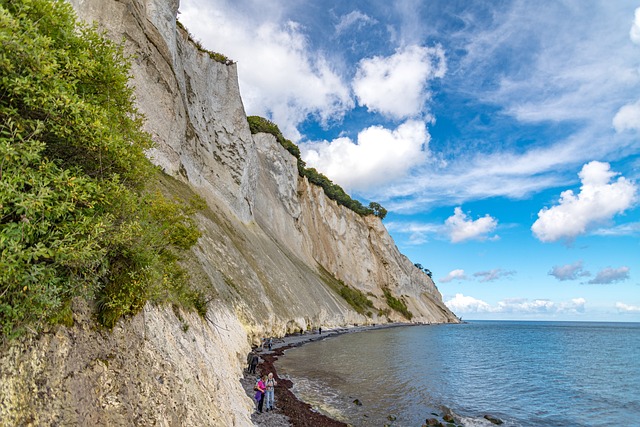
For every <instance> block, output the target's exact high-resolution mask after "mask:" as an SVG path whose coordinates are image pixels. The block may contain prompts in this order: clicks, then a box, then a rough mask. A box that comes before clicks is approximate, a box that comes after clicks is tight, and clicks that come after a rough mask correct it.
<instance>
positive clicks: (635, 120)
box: [613, 103, 640, 132]
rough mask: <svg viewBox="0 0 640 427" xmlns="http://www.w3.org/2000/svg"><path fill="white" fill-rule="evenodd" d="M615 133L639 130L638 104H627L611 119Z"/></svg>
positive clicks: (639, 104) (639, 108) (639, 115)
mask: <svg viewBox="0 0 640 427" xmlns="http://www.w3.org/2000/svg"><path fill="white" fill-rule="evenodd" d="M613 127H614V129H615V130H616V132H622V131H625V130H640V103H635V104H627V105H625V106H623V107H622V108H620V109H619V110H618V112H617V113H616V115H615V116H614V117H613Z"/></svg>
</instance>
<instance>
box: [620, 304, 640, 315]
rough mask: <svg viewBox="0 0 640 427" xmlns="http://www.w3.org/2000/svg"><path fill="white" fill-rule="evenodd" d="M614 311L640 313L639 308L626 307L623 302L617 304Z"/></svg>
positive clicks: (633, 306) (634, 306)
mask: <svg viewBox="0 0 640 427" xmlns="http://www.w3.org/2000/svg"><path fill="white" fill-rule="evenodd" d="M616 309H618V311H619V312H623V313H640V307H638V306H636V305H628V304H625V303H623V302H617V303H616Z"/></svg>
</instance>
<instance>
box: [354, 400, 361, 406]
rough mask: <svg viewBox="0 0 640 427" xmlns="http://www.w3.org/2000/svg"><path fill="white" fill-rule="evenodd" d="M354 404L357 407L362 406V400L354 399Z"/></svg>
mask: <svg viewBox="0 0 640 427" xmlns="http://www.w3.org/2000/svg"><path fill="white" fill-rule="evenodd" d="M353 403H354V404H355V405H357V406H362V402H360V399H354V401H353Z"/></svg>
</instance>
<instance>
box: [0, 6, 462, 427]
mask: <svg viewBox="0 0 640 427" xmlns="http://www.w3.org/2000/svg"><path fill="white" fill-rule="evenodd" d="M70 2H71V3H72V5H73V6H74V7H75V9H76V10H77V12H78V15H79V17H80V18H82V19H84V20H86V21H89V22H91V21H96V22H98V24H99V26H100V27H101V28H104V29H105V30H106V31H107V33H108V34H109V35H110V36H111V37H112V38H114V39H115V40H121V39H122V38H123V37H124V39H125V45H126V50H127V51H128V52H129V53H130V54H132V55H135V56H134V59H133V67H132V74H133V81H132V84H133V85H134V86H135V89H136V97H137V103H138V106H139V109H140V110H141V111H142V112H143V113H144V114H145V115H146V118H147V121H146V125H145V126H146V130H147V131H148V132H150V133H151V134H152V135H153V137H154V139H155V141H156V144H157V146H156V148H155V149H154V150H152V151H151V152H150V153H149V155H150V157H151V158H152V159H153V161H154V163H156V164H157V165H159V166H161V167H162V168H163V169H164V170H165V171H166V172H167V174H169V175H171V176H173V177H174V178H176V179H177V180H179V181H180V182H181V184H178V183H177V182H174V183H173V184H172V185H173V187H174V190H173V191H178V192H181V191H184V192H188V191H195V192H197V193H198V194H200V195H201V196H202V197H203V198H204V199H205V200H206V201H207V204H208V209H206V210H205V211H203V212H201V213H200V214H198V218H197V219H198V223H199V226H200V228H201V230H202V234H203V235H202V237H201V238H200V240H199V242H198V244H197V245H196V246H195V247H194V249H193V250H192V255H193V256H191V257H188V259H187V260H186V261H185V264H186V266H187V267H188V268H189V270H190V272H191V274H192V277H193V280H194V281H196V282H197V283H198V284H199V286H205V287H207V288H208V289H211V293H212V294H213V295H215V299H214V301H212V302H211V303H210V306H209V315H208V318H207V319H206V320H202V319H200V318H198V317H197V316H195V315H190V314H185V313H177V314H176V313H174V312H173V311H172V310H170V309H166V308H156V307H151V306H147V307H146V308H145V310H144V312H143V313H142V314H140V315H138V316H136V317H135V318H133V319H128V320H124V321H122V322H120V324H119V325H118V326H117V327H116V328H115V330H114V331H113V332H112V333H107V332H105V331H99V330H95V328H94V327H93V326H91V325H92V323H91V319H90V315H89V313H88V309H87V308H86V307H85V306H84V305H83V303H81V302H76V303H75V305H76V307H75V308H76V314H75V315H74V317H75V325H74V326H73V327H70V328H62V327H61V328H59V329H58V330H56V331H55V332H52V333H49V334H44V335H43V336H41V337H33V338H29V339H25V340H23V341H22V342H20V343H16V344H15V345H14V346H13V347H12V348H10V349H8V351H5V352H3V353H2V354H0V368H1V369H0V380H1V381H0V396H1V397H0V420H2V419H5V420H8V421H7V422H8V423H9V424H28V423H29V422H31V423H32V424H34V425H51V424H60V425H120V424H123V425H128V424H130V423H131V420H136V421H135V423H136V424H158V425H194V426H196V425H197V426H201V425H251V421H250V418H249V414H250V411H251V405H252V402H251V401H250V399H248V398H247V397H246V396H245V394H244V391H243V390H242V388H241V387H240V384H239V381H238V380H237V379H238V378H239V377H240V376H241V369H242V367H243V364H244V357H245V356H246V353H247V352H248V351H249V349H250V344H251V343H256V342H257V341H258V340H259V338H260V337H261V336H265V335H283V334H285V333H286V332H290V331H293V330H298V329H300V328H303V329H305V328H307V327H314V326H318V325H323V326H326V327H331V326H339V325H347V324H353V323H359V324H363V323H369V322H376V323H380V322H386V321H387V318H389V319H390V320H395V321H406V319H404V318H402V316H401V315H399V314H398V313H396V312H394V311H393V310H389V308H388V306H387V304H386V300H385V297H384V296H383V288H386V289H388V290H389V291H390V292H391V293H392V294H393V295H394V296H395V297H396V298H399V299H402V300H403V301H405V303H406V304H407V307H408V309H409V311H411V312H412V313H413V315H414V317H413V319H412V321H416V322H430V323H442V322H457V321H458V319H457V318H456V317H455V315H454V314H453V313H451V312H450V311H449V310H448V309H447V308H446V307H445V306H444V304H443V303H442V297H441V295H440V293H439V292H438V290H437V289H436V287H435V285H434V284H433V282H432V281H431V279H430V278H429V277H428V276H427V275H425V274H424V273H423V272H421V271H420V270H418V269H417V268H415V267H414V266H413V264H412V263H411V261H410V260H408V259H407V258H406V257H405V256H403V255H402V254H400V252H399V251H398V249H397V248H396V246H395V244H394V242H393V240H392V238H391V237H390V236H389V234H388V233H387V231H386V229H385V228H384V226H383V224H382V222H381V221H380V220H379V219H378V218H376V217H373V216H370V217H364V218H363V217H360V216H359V215H357V214H355V213H353V212H352V211H350V210H348V209H345V208H343V207H341V206H338V205H337V204H336V203H335V202H333V201H331V200H329V199H328V198H327V197H326V196H325V195H324V193H323V191H322V189H320V188H319V187H316V186H314V185H311V184H309V182H308V181H307V180H306V179H302V178H300V177H299V176H298V173H297V167H296V162H295V158H294V157H292V156H291V155H290V154H289V153H288V152H287V151H286V150H285V149H284V148H282V147H281V146H280V145H279V144H278V143H277V142H276V140H275V138H274V137H272V136H271V135H267V134H258V135H251V133H250V131H249V127H248V124H247V120H246V115H245V112H244V108H243V105H242V100H241V98H240V94H239V89H238V79H237V70H236V67H235V65H233V64H230V65H229V64H222V63H219V62H215V61H214V60H213V59H211V58H210V57H209V55H208V54H207V53H206V52H202V51H199V50H198V49H197V48H196V47H195V46H194V44H193V43H192V42H191V41H190V40H189V38H188V34H187V33H186V31H184V30H183V29H181V28H179V27H178V26H177V25H176V13H177V8H178V1H177V0H70ZM339 281H342V283H344V284H346V285H348V286H350V287H352V288H354V289H358V290H360V291H362V292H363V293H364V294H367V296H368V297H369V298H370V299H371V301H372V302H373V303H374V305H375V309H372V310H371V311H372V313H371V317H369V316H365V315H362V314H358V313H357V312H356V311H354V310H353V309H352V307H351V306H350V305H349V304H348V303H347V302H346V301H345V300H344V299H343V298H342V297H341V296H339V295H338V294H337V292H336V291H335V289H336V286H338V287H339V286H341V284H340V282H339ZM378 310H386V312H385V314H383V315H382V316H380V317H379V316H378Z"/></svg>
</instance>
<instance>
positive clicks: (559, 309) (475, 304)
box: [445, 294, 587, 315]
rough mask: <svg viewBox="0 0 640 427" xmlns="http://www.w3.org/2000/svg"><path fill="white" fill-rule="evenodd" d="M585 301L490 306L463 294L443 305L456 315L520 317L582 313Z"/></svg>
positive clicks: (505, 302) (525, 301)
mask: <svg viewBox="0 0 640 427" xmlns="http://www.w3.org/2000/svg"><path fill="white" fill-rule="evenodd" d="M586 303H587V301H586V300H585V299H584V298H573V299H571V300H570V301H566V302H559V303H558V302H554V301H551V300H548V299H534V300H529V299H526V298H512V299H505V300H502V301H499V302H498V303H497V304H496V305H494V306H492V305H490V304H488V303H486V302H485V301H482V300H479V299H476V298H474V297H471V296H465V295H463V294H456V296H455V297H453V298H451V299H449V300H448V301H445V304H446V306H447V307H449V309H450V310H451V311H453V312H454V313H456V314H462V313H466V314H468V313H472V314H473V313H509V314H521V315H536V314H576V313H584V311H585V305H586Z"/></svg>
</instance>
